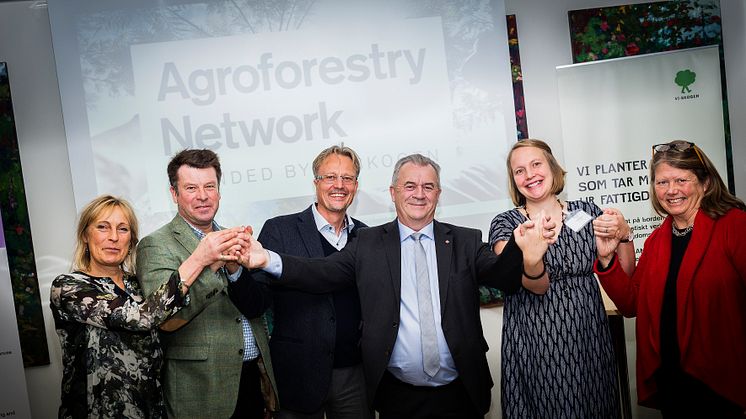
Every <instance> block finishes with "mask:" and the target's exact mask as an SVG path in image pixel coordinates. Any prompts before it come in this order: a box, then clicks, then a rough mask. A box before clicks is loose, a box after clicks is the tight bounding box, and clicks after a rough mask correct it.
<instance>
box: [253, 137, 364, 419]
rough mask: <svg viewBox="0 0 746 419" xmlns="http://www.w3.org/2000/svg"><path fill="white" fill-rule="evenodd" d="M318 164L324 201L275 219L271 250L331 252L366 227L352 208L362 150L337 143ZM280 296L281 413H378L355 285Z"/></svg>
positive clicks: (303, 417)
mask: <svg viewBox="0 0 746 419" xmlns="http://www.w3.org/2000/svg"><path fill="white" fill-rule="evenodd" d="M312 167H313V175H314V181H313V182H314V186H315V188H316V202H315V203H314V204H311V205H310V206H309V207H308V208H307V209H305V210H304V211H301V212H298V213H295V214H290V215H283V216H279V217H275V218H272V219H270V220H267V222H266V223H265V224H264V227H262V231H261V234H260V235H259V240H260V241H261V242H262V244H263V245H264V246H266V247H267V248H268V249H272V250H274V251H276V252H280V253H284V254H289V255H294V256H302V257H324V256H329V255H331V254H333V253H337V252H338V251H340V250H341V249H343V248H344V247H345V245H346V244H347V243H348V242H349V241H350V240H351V239H352V238H353V237H354V236H355V235H356V233H357V230H358V229H360V228H361V227H366V226H365V225H364V224H363V223H362V222H361V221H359V220H356V219H354V218H352V217H350V216H349V215H348V214H347V208H349V207H350V205H351V204H352V201H353V199H354V198H355V193H356V192H357V185H358V183H357V182H358V176H359V174H360V159H359V158H358V156H357V154H356V153H355V151H353V150H352V149H351V148H349V147H344V146H337V145H335V146H331V147H329V148H326V149H324V150H323V151H321V153H319V155H318V156H317V157H316V158H315V159H314V161H313V166H312ZM264 275H267V274H264ZM309 280H311V281H313V280H314V278H309ZM272 297H273V301H274V305H273V320H274V328H273V330H272V338H271V339H270V342H269V348H270V351H271V353H272V365H273V367H274V372H275V378H276V379H277V388H278V394H279V395H280V401H281V403H282V410H281V411H280V412H279V413H278V414H277V415H276V417H277V418H279V419H316V418H318V419H323V417H324V415H325V414H326V417H327V418H329V419H338V418H348V419H367V418H371V417H372V411H371V409H370V408H369V407H368V403H367V398H366V394H365V377H364V376H363V366H362V356H361V353H360V324H361V317H360V300H359V298H358V294H357V289H355V285H354V284H352V283H350V284H348V286H347V287H345V288H341V289H339V290H336V291H334V292H330V293H325V294H318V293H316V294H314V293H308V292H303V291H300V290H294V289H288V288H283V287H274V288H273V289H272Z"/></svg>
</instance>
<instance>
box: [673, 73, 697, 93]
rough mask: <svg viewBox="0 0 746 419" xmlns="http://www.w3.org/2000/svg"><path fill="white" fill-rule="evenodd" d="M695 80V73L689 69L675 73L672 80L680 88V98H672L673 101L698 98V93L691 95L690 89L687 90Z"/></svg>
mask: <svg viewBox="0 0 746 419" xmlns="http://www.w3.org/2000/svg"><path fill="white" fill-rule="evenodd" d="M695 80H697V73H695V72H693V71H692V70H690V69H688V68H687V69H685V70H681V71H678V72H677V73H676V78H675V79H673V82H674V83H676V85H677V86H681V96H676V97H674V99H675V100H685V99H697V98H698V97H699V93H692V89H690V88H689V86H691V85H693V84H694V82H695Z"/></svg>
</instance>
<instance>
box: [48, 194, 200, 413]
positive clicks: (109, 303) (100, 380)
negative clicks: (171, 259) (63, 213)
mask: <svg viewBox="0 0 746 419" xmlns="http://www.w3.org/2000/svg"><path fill="white" fill-rule="evenodd" d="M136 244H137V219H136V218H135V214H134V211H133V210H132V207H131V206H130V205H129V204H128V203H127V202H126V201H125V200H123V199H118V198H115V197H112V196H109V195H104V196H100V197H98V198H96V199H94V200H93V201H92V202H91V203H89V204H88V205H87V206H86V207H85V208H84V209H83V211H82V212H81V214H80V220H79V222H78V228H77V245H76V248H75V254H74V260H73V270H74V272H72V273H70V274H62V275H60V276H58V277H57V278H56V279H55V280H54V281H53V282H52V289H51V293H50V300H51V308H52V314H53V316H54V323H55V327H56V329H57V334H58V335H59V338H60V343H61V346H62V363H63V366H64V371H63V377H62V403H61V406H60V410H59V417H60V418H83V417H89V418H94V417H95V418H109V417H110V418H123V417H126V418H163V417H165V409H164V405H163V397H162V393H161V385H160V381H159V378H158V377H159V375H160V368H161V362H162V361H161V360H162V351H161V348H160V344H159V341H158V332H157V328H158V326H159V325H160V324H161V323H162V322H164V321H165V320H166V319H168V317H169V316H171V315H172V314H174V313H175V312H177V311H178V310H179V308H180V307H181V306H182V305H184V304H188V297H187V292H188V290H189V287H190V286H191V282H193V280H192V281H181V280H180V278H179V276H178V275H177V274H174V275H173V276H172V277H171V278H170V280H169V281H168V282H166V283H164V284H163V286H161V287H160V289H158V290H157V291H156V292H154V293H153V294H152V295H151V296H150V297H148V298H143V297H142V293H141V291H140V286H139V285H138V281H137V278H136V277H135V276H134V275H133V274H132V272H135V252H134V251H133V250H134V249H135V246H136Z"/></svg>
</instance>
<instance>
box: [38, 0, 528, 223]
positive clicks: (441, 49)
mask: <svg viewBox="0 0 746 419" xmlns="http://www.w3.org/2000/svg"><path fill="white" fill-rule="evenodd" d="M48 4H49V17H50V22H51V27H52V38H53V39H52V40H53V45H54V52H55V59H56V64H57V72H58V77H59V83H60V92H61V98H62V108H63V117H64V122H65V130H66V134H67V141H68V149H69V159H70V166H71V170H72V179H73V187H74V193H75V202H76V205H77V207H78V208H79V209H80V208H81V207H82V206H83V205H84V204H85V203H86V202H88V201H89V200H90V199H92V198H93V197H94V196H96V195H98V194H102V193H111V194H114V195H119V196H123V197H125V198H127V199H129V200H130V201H131V202H132V203H133V204H134V205H135V207H136V210H137V214H138V217H139V219H140V222H141V230H142V232H143V234H147V233H148V232H150V231H152V230H154V229H156V228H158V227H159V226H161V225H162V224H164V223H166V222H167V221H168V220H170V218H171V217H172V216H173V214H174V213H175V205H174V204H173V202H172V200H171V197H170V194H169V191H168V187H169V185H168V179H167V176H166V165H167V163H168V161H169V159H170V158H171V157H172V156H173V155H174V154H175V153H176V152H178V151H179V150H181V149H183V148H209V149H212V150H214V151H215V152H217V153H218V155H219V156H220V159H221V162H222V167H223V179H222V183H221V195H222V201H221V208H220V211H219V213H218V217H217V219H218V222H219V223H221V224H223V225H226V226H232V225H238V224H251V225H253V226H254V227H255V228H256V229H258V228H259V227H260V226H261V225H262V224H263V222H264V220H266V219H267V218H271V217H273V216H275V215H279V214H284V213H289V212H295V211H300V210H302V209H304V208H306V207H307V206H308V205H309V204H310V203H311V202H313V195H314V189H313V182H312V173H311V161H312V160H313V158H314V157H315V156H316V154H317V153H318V152H319V151H320V150H322V149H323V148H325V147H328V146H330V145H333V144H340V143H344V144H345V145H348V146H351V147H352V148H354V149H355V150H356V151H357V152H358V154H359V155H360V157H361V160H362V169H361V174H360V188H359V193H358V197H357V198H356V202H355V204H354V206H353V207H352V208H351V209H350V212H351V214H353V215H355V216H357V217H359V218H361V219H363V220H364V221H366V222H367V223H369V224H371V225H375V224H380V223H383V222H386V221H389V220H391V219H393V217H394V207H393V204H392V203H391V197H390V195H389V191H388V187H389V185H390V182H391V174H392V169H393V165H394V163H395V162H396V160H397V159H398V158H399V157H401V156H403V155H406V154H410V153H414V152H419V153H422V154H425V155H427V156H429V157H432V158H433V159H435V160H436V161H437V162H438V163H440V164H441V166H442V168H443V171H442V179H441V181H442V187H443V193H442V196H441V205H440V209H439V212H438V214H437V217H438V218H439V219H441V220H444V221H450V222H455V223H458V224H463V225H469V226H472V227H475V228H480V229H482V230H483V231H484V230H486V229H487V228H488V225H489V221H490V220H491V218H492V217H493V216H494V215H495V214H497V213H498V212H501V211H503V210H504V209H506V208H508V207H509V206H510V201H509V199H508V194H507V192H506V188H507V180H506V173H505V164H504V161H505V154H506V152H507V149H508V147H509V146H510V144H512V143H513V142H514V141H515V138H516V134H515V133H516V131H515V120H514V116H513V115H514V114H513V98H512V88H511V79H510V63H509V56H508V48H507V35H506V30H505V11H504V3H503V1H502V0H497V1H408V0H392V1H383V2H382V1H334V0H320V1H301V0H298V1H292V0H289V1H241V0H229V1H219V0H215V1H202V2H195V1H156V2H153V1H127V2H121V1H96V2H92V1H83V0H49V2H48Z"/></svg>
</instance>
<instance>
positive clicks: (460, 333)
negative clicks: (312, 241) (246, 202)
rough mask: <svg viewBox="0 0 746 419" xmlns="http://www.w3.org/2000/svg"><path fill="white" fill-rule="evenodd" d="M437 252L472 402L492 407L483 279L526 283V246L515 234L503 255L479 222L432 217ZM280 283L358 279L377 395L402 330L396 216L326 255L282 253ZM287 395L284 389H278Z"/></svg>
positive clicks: (444, 313)
mask: <svg viewBox="0 0 746 419" xmlns="http://www.w3.org/2000/svg"><path fill="white" fill-rule="evenodd" d="M434 232H435V233H434V234H435V253H436V256H437V259H438V280H439V282H440V305H441V326H442V328H443V333H444V335H445V338H446V342H447V343H448V347H449V348H450V350H451V355H452V356H453V360H454V362H455V364H456V368H457V369H458V373H459V377H460V378H461V380H462V381H463V383H464V386H465V387H466V390H467V392H468V393H469V396H470V397H471V400H472V401H473V402H474V406H475V407H476V408H477V410H478V411H479V412H481V413H483V414H484V413H486V412H487V411H488V410H489V408H490V389H491V388H492V385H493V383H492V378H491V376H490V371H489V367H488V365H487V357H486V352H487V349H488V347H487V342H486V341H485V339H484V336H483V332H482V324H481V321H480V317H479V290H478V286H479V285H480V284H484V285H489V286H491V287H495V288H499V289H501V290H503V291H505V292H508V293H511V292H515V291H516V290H518V289H519V288H520V286H521V273H522V269H523V254H522V253H521V251H520V249H519V248H518V246H517V245H516V243H515V241H514V240H513V238H511V239H510V240H509V241H508V244H507V246H506V247H505V249H504V250H503V252H502V254H501V255H500V256H499V257H498V256H495V254H494V253H493V252H492V250H491V249H490V248H489V246H488V245H487V244H485V243H483V242H482V233H481V232H480V231H479V230H474V229H470V228H464V227H458V226H454V225H450V224H444V223H440V222H437V221H435V224H434ZM282 263H283V272H282V275H281V277H280V278H279V279H277V281H278V283H280V284H282V285H284V286H287V287H292V288H300V289H305V290H313V291H315V292H329V291H332V290H334V289H336V288H339V287H340V286H345V285H346V284H348V283H352V282H353V281H354V282H355V283H356V284H357V288H358V292H359V294H360V304H361V311H362V316H363V336H362V351H363V366H364V369H365V379H366V384H367V390H368V400H369V401H370V402H373V400H374V399H375V394H376V390H377V388H378V384H379V383H380V381H381V377H382V376H383V373H384V371H385V370H386V368H387V366H388V363H389V358H390V357H391V351H392V349H393V348H394V343H395V342H396V336H397V332H398V330H399V305H400V300H401V243H400V240H399V225H398V223H397V221H396V220H395V221H393V222H391V223H388V224H384V225H382V226H378V227H371V228H367V229H363V230H361V231H359V232H358V234H357V237H356V238H355V239H354V240H352V241H351V242H349V243H347V246H346V247H345V248H344V249H343V250H342V251H341V252H339V253H336V254H334V255H331V256H329V257H327V258H325V259H310V260H309V259H303V258H298V257H294V256H289V255H282ZM281 395H282V394H281Z"/></svg>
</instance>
